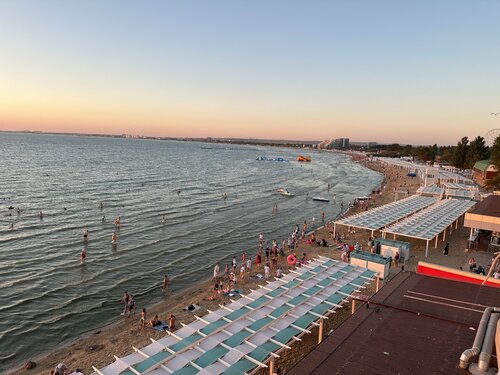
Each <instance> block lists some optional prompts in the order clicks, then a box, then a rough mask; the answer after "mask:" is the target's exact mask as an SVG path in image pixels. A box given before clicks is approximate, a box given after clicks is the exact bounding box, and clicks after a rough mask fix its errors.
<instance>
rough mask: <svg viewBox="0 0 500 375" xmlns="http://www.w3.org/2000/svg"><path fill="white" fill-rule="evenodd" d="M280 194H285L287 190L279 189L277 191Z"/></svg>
mask: <svg viewBox="0 0 500 375" xmlns="http://www.w3.org/2000/svg"><path fill="white" fill-rule="evenodd" d="M276 191H277V192H278V193H284V192H285V191H287V190H286V188H279V189H278V190H276Z"/></svg>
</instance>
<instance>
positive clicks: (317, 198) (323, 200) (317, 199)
mask: <svg viewBox="0 0 500 375" xmlns="http://www.w3.org/2000/svg"><path fill="white" fill-rule="evenodd" d="M313 201H318V202H330V199H327V198H323V197H313Z"/></svg>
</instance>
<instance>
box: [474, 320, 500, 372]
mask: <svg viewBox="0 0 500 375" xmlns="http://www.w3.org/2000/svg"><path fill="white" fill-rule="evenodd" d="M499 318H500V314H491V316H490V320H489V321H488V327H487V329H486V333H485V335H484V341H483V345H482V348H481V353H480V354H479V361H478V363H477V364H478V367H479V370H481V371H488V369H489V368H490V360H491V351H492V350H493V343H494V342H495V331H496V328H497V322H498V319H499Z"/></svg>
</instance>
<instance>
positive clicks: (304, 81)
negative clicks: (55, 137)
mask: <svg viewBox="0 0 500 375" xmlns="http://www.w3.org/2000/svg"><path fill="white" fill-rule="evenodd" d="M0 22H1V23H2V33H0V87H1V89H0V130H8V131H22V130H30V131H44V132H74V133H99V134H123V133H124V134H141V135H144V136H158V137H191V138H203V137H214V138H256V139H298V140H318V141H321V140H325V139H332V138H344V137H345V138H350V139H351V140H352V141H355V142H368V141H373V142H379V143H401V144H435V143H437V144H439V145H453V144H456V143H457V142H458V141H459V140H460V138H461V137H463V136H468V137H469V138H473V137H475V136H477V135H480V136H483V137H484V136H485V135H486V133H487V132H488V131H489V130H490V129H494V128H500V116H494V115H491V113H498V112H499V111H500V70H499V69H498V66H500V51H499V50H498V48H496V46H497V45H498V39H499V35H500V2H498V1H495V0H485V1H481V2H471V1H465V0H456V1H452V0H441V1H437V2H436V1H430V0H424V1H415V2H397V1H393V0H381V1H377V2H374V1H369V0H364V1H357V2H347V1H342V2H340V1H316V2H307V1H273V2H266V1H253V2H244V1H215V2H200V1H189V0H188V1H182V2H169V1H151V2H148V3H143V2H132V1H120V2H118V1H108V2H98V1H74V2H66V1H62V0H52V1H50V0H49V1H45V2H38V1H34V0H27V1H23V2H17V1H16V2H14V1H11V2H7V1H6V2H2V3H0Z"/></svg>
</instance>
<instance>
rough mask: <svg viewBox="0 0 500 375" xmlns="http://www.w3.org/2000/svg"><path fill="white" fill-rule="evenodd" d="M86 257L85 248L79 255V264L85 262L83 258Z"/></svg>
mask: <svg viewBox="0 0 500 375" xmlns="http://www.w3.org/2000/svg"><path fill="white" fill-rule="evenodd" d="M86 257H87V250H85V248H83V249H82V253H81V254H80V263H81V264H83V263H84V262H85V258H86Z"/></svg>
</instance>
